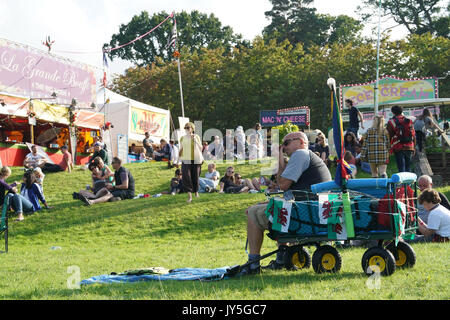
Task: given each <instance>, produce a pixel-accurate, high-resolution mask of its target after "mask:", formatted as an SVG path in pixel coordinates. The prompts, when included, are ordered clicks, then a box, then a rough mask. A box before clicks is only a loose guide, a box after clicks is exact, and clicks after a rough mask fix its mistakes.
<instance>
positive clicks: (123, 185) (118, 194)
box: [80, 157, 134, 206]
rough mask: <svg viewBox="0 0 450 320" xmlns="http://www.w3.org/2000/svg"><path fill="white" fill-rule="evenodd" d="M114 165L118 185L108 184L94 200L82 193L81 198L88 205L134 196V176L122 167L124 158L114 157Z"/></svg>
mask: <svg viewBox="0 0 450 320" xmlns="http://www.w3.org/2000/svg"><path fill="white" fill-rule="evenodd" d="M112 166H113V168H114V170H115V172H114V180H115V183H116V185H115V186H113V185H110V184H108V185H106V187H105V188H103V189H101V190H100V191H99V192H98V193H97V194H96V198H95V199H93V200H90V199H87V198H86V197H84V196H83V195H80V200H81V201H83V202H84V203H85V204H86V205H88V206H90V205H93V204H97V203H103V202H107V201H119V200H125V199H133V198H134V178H133V175H132V174H131V172H130V170H128V169H126V168H124V167H122V160H120V159H119V158H117V157H114V158H113V161H112Z"/></svg>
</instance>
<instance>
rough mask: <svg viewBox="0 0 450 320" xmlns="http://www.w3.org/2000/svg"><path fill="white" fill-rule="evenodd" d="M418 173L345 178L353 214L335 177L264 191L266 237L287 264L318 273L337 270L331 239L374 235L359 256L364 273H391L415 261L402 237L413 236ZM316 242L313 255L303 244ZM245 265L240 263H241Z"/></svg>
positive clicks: (336, 254) (337, 257) (337, 258)
mask: <svg viewBox="0 0 450 320" xmlns="http://www.w3.org/2000/svg"><path fill="white" fill-rule="evenodd" d="M416 178H417V176H416V175H415V174H412V173H398V174H394V175H393V176H392V177H391V178H390V179H388V178H385V179H355V180H349V181H348V183H347V188H348V191H347V192H349V194H350V204H351V214H345V213H344V210H343V202H342V190H341V189H340V187H339V186H337V185H336V184H335V183H334V181H330V182H325V183H320V184H316V185H313V186H312V187H311V190H312V192H301V191H292V194H289V193H288V194H286V193H285V194H284V197H280V195H281V193H275V194H267V195H268V197H269V203H268V206H267V210H266V216H267V217H268V218H269V221H270V223H269V234H268V236H269V238H271V239H272V240H275V241H277V242H278V244H279V248H278V250H276V251H273V252H271V253H269V254H266V255H263V256H262V257H261V259H264V258H266V257H268V256H270V255H272V254H275V253H277V252H278V251H280V250H281V251H284V266H285V268H286V269H291V270H292V269H306V268H308V267H310V266H311V265H312V267H313V268H314V271H315V272H316V273H326V272H330V273H333V272H338V271H339V270H340V269H341V266H342V257H341V255H340V253H339V252H338V251H337V249H336V248H335V247H334V246H332V245H330V244H329V243H330V242H337V241H348V240H363V241H367V240H376V241H375V242H376V243H377V245H375V246H373V247H371V248H369V249H367V250H366V252H365V253H364V255H363V257H362V259H361V265H362V268H363V271H364V273H365V274H367V275H371V274H373V273H374V272H375V273H378V272H379V273H380V274H381V275H385V276H388V275H391V274H393V273H394V272H395V270H396V268H409V267H412V266H414V264H415V262H416V255H415V253H414V250H413V248H412V247H411V246H410V245H409V244H408V243H406V242H404V241H403V239H407V238H413V237H414V235H415V233H416V231H417V229H418V227H417V226H418V223H417V209H416V208H417V203H416V202H417V186H416ZM310 246H315V247H316V250H315V251H314V253H313V255H312V257H311V255H310V254H309V252H308V250H307V249H306V248H305V247H310ZM241 267H243V266H241Z"/></svg>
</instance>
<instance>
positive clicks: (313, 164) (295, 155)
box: [241, 132, 331, 275]
mask: <svg viewBox="0 0 450 320" xmlns="http://www.w3.org/2000/svg"><path fill="white" fill-rule="evenodd" d="M308 146H309V143H308V137H307V136H306V134H305V133H303V132H293V133H290V134H288V135H286V136H285V137H284V139H283V144H282V145H281V146H280V151H279V159H278V175H277V184H278V185H279V187H280V189H281V190H283V191H285V192H286V191H289V190H304V191H310V190H311V185H313V184H316V183H321V182H326V181H331V174H330V171H329V170H328V168H327V166H326V164H325V162H323V160H322V159H321V158H319V157H318V156H317V155H316V154H314V153H313V152H312V151H310V150H309V149H308ZM283 152H284V153H286V154H287V155H288V156H289V161H288V162H287V163H286V162H285V161H284V155H283ZM266 208H267V203H260V204H257V205H254V206H251V207H250V208H248V209H247V238H248V244H249V248H250V252H249V255H248V258H249V262H250V261H255V262H254V263H252V264H250V265H249V267H248V268H245V269H243V270H241V275H245V274H256V273H260V272H261V267H260V263H259V260H258V259H259V258H260V251H261V246H262V243H263V238H264V230H267V229H268V225H269V220H268V219H267V217H266V214H265V211H266ZM282 261H283V255H282V253H281V252H278V253H277V258H276V260H273V261H271V262H270V263H269V265H268V266H266V267H264V268H268V269H272V270H276V269H281V268H283V262H282Z"/></svg>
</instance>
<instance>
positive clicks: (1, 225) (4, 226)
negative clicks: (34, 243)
mask: <svg viewBox="0 0 450 320" xmlns="http://www.w3.org/2000/svg"><path fill="white" fill-rule="evenodd" d="M8 207H9V197H5V202H4V203H3V209H2V217H1V219H0V235H1V234H2V233H4V234H5V251H0V252H1V253H7V252H8V215H7V212H8Z"/></svg>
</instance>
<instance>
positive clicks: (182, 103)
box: [177, 58, 184, 118]
mask: <svg viewBox="0 0 450 320" xmlns="http://www.w3.org/2000/svg"><path fill="white" fill-rule="evenodd" d="M177 63H178V79H179V81H180V96H181V115H182V117H183V118H184V102H183V85H182V82H181V67H180V58H178V59H177Z"/></svg>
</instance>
